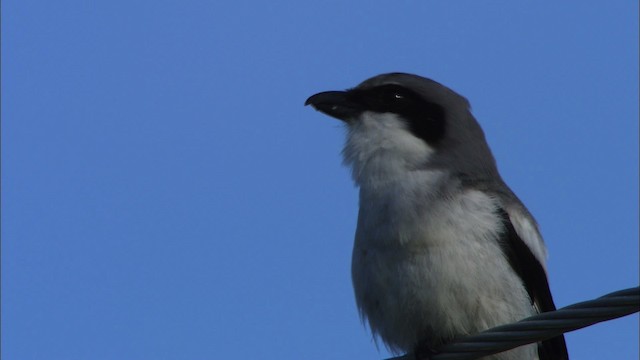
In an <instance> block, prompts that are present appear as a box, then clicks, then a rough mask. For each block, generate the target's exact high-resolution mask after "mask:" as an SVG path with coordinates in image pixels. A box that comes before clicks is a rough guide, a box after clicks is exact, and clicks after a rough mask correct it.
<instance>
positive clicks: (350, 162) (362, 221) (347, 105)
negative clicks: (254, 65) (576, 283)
mask: <svg viewBox="0 0 640 360" xmlns="http://www.w3.org/2000/svg"><path fill="white" fill-rule="evenodd" d="M305 105H312V106H313V107H314V108H315V109H316V110H319V111H321V112H323V113H325V114H327V115H329V116H332V117H334V118H337V119H339V120H342V121H344V123H345V124H346V125H347V126H346V127H347V136H346V138H347V139H346V144H345V147H344V150H343V155H344V163H345V164H346V165H347V166H350V167H351V170H352V176H353V180H354V181H355V183H356V185H357V186H358V187H359V191H360V209H359V213H358V225H357V229H356V235H355V243H354V247H353V258H352V279H353V287H354V291H355V298H356V303H357V306H358V309H359V311H360V315H361V317H362V319H363V321H366V322H368V324H369V326H370V327H371V331H372V333H373V334H374V336H377V337H379V338H381V339H382V341H383V342H384V343H385V344H386V346H387V347H388V348H389V349H390V350H391V351H392V352H394V353H400V352H407V353H414V354H417V356H420V355H421V354H422V355H428V354H430V353H433V352H434V351H436V350H437V349H438V347H440V346H441V345H443V344H445V343H447V342H449V341H451V340H452V339H454V338H457V337H463V336H465V335H469V334H474V333H477V332H480V331H482V330H485V329H489V328H491V327H494V326H497V325H502V324H507V323H511V322H515V321H518V320H521V319H523V318H525V317H528V316H530V315H533V314H536V313H539V312H546V311H552V310H555V305H554V303H553V299H552V297H551V292H550V291H549V285H548V282H547V274H546V267H545V258H546V248H545V245H544V243H543V241H542V238H541V236H540V233H539V231H538V226H537V224H536V222H535V220H534V219H533V217H532V216H531V214H530V213H529V211H528V210H527V208H526V207H525V206H524V205H523V204H522V202H520V200H519V199H518V198H517V197H516V195H515V194H514V193H513V192H512V191H511V190H510V189H509V187H508V186H507V185H506V184H505V182H504V181H503V180H502V178H501V177H500V174H499V173H498V169H497V167H496V162H495V159H494V158H493V155H492V154H491V150H490V149H489V146H488V145H487V142H486V140H485V136H484V133H483V131H482V129H481V128H480V125H479V124H478V122H477V121H476V120H475V118H474V117H473V115H472V114H471V111H470V106H469V103H468V102H467V100H466V99H465V98H464V97H462V96H460V95H458V94H457V93H455V92H454V91H452V90H450V89H448V88H447V87H445V86H443V85H441V84H439V83H437V82H435V81H433V80H430V79H427V78H423V77H420V76H416V75H411V74H404V73H390V74H383V75H379V76H375V77H373V78H371V79H368V80H366V81H364V82H363V83H361V84H360V85H358V86H357V87H355V88H353V89H349V90H346V91H328V92H322V93H319V94H316V95H313V96H311V97H310V98H309V99H307V101H306V103H305ZM484 359H494V360H498V359H499V360H511V359H513V360H515V359H518V360H529V359H541V360H543V359H544V360H551V359H553V360H558V359H568V355H567V349H566V345H565V341H564V337H563V336H558V337H556V338H553V339H550V340H546V341H543V342H541V343H538V344H532V345H526V346H521V347H519V348H515V349H512V350H509V351H506V352H503V353H500V354H496V355H493V356H488V357H485V358H484Z"/></svg>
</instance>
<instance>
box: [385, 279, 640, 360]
mask: <svg viewBox="0 0 640 360" xmlns="http://www.w3.org/2000/svg"><path fill="white" fill-rule="evenodd" d="M638 311H640V288H639V287H635V288H629V289H625V290H620V291H616V292H613V293H610V294H607V295H604V296H602V297H599V298H597V299H594V300H589V301H584V302H581V303H577V304H574V305H570V306H567V307H564V308H562V309H558V310H556V311H550V312H546V313H542V314H537V315H534V316H531V317H528V318H526V319H523V320H520V321H518V322H516V323H512V324H507V325H501V326H497V327H494V328H491V329H488V330H485V331H483V332H481V333H478V334H476V335H470V336H467V337H464V338H461V339H457V340H454V341H453V342H451V343H448V344H446V345H444V346H443V347H442V348H440V349H439V350H438V352H437V354H434V355H432V356H431V357H430V359H429V360H471V359H476V358H479V357H482V356H487V355H491V354H496V353H499V352H502V351H506V350H509V349H513V348H515V347H518V346H522V345H526V344H531V343H535V342H539V341H542V340H546V339H550V338H552V337H556V336H558V335H560V334H562V333H565V332H569V331H573V330H577V329H582V328H584V327H587V326H590V325H593V324H596V323H599V322H603V321H607V320H612V319H617V318H619V317H623V316H626V315H629V314H633V313H636V312H638ZM387 360H415V355H414V354H407V355H404V356H399V357H394V358H390V359H387Z"/></svg>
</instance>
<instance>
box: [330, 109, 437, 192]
mask: <svg viewBox="0 0 640 360" xmlns="http://www.w3.org/2000/svg"><path fill="white" fill-rule="evenodd" d="M433 151H434V150H433V149H432V148H431V147H429V146H428V145H427V144H426V143H425V142H424V141H423V140H422V139H419V138H417V137H415V136H414V135H413V134H411V132H410V131H409V130H408V128H407V125H406V123H405V122H404V121H403V120H402V119H401V118H399V117H398V115H396V114H391V113H384V114H380V113H375V112H369V111H368V112H365V113H363V114H362V115H361V116H360V118H359V119H355V120H353V121H352V123H350V124H349V129H348V134H347V141H346V144H345V147H344V150H343V151H342V154H343V156H344V163H345V165H347V166H350V167H351V169H352V176H353V180H354V181H355V183H356V185H358V186H360V187H367V185H373V186H374V187H375V185H376V184H380V183H388V182H393V181H394V180H398V178H405V177H406V176H407V175H408V173H409V172H412V171H415V170H418V169H424V165H425V164H426V162H427V160H428V159H429V157H430V155H431V154H432V153H433Z"/></svg>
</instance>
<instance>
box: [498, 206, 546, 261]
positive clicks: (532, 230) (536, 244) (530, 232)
mask: <svg viewBox="0 0 640 360" xmlns="http://www.w3.org/2000/svg"><path fill="white" fill-rule="evenodd" d="M505 210H506V212H507V214H509V220H511V224H513V228H514V229H515V230H516V233H517V234H518V236H520V239H522V241H524V243H525V244H527V246H528V247H529V249H531V252H532V253H533V255H534V256H535V257H536V259H538V261H539V262H540V264H541V265H542V267H543V268H544V271H545V272H546V271H547V248H546V247H545V245H544V241H543V240H542V236H541V235H540V231H539V230H538V225H537V224H536V223H535V221H534V220H533V219H532V218H531V217H530V216H528V215H527V214H525V213H523V212H522V210H520V209H517V208H513V207H509V208H507V209H505Z"/></svg>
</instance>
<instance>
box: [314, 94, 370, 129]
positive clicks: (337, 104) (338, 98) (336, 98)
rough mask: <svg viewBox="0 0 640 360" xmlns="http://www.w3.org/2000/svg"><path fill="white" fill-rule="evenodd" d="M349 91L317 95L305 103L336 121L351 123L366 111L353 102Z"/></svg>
mask: <svg viewBox="0 0 640 360" xmlns="http://www.w3.org/2000/svg"><path fill="white" fill-rule="evenodd" d="M349 95H350V94H349V92H348V91H325V92H321V93H318V94H315V95H313V96H311V97H309V98H308V99H307V101H305V102H304V104H305V106H306V105H311V106H313V107H314V108H315V109H316V110H318V111H320V112H322V113H325V114H327V115H329V116H331V117H334V118H336V119H339V120H342V121H345V122H349V121H350V120H351V119H353V118H354V117H355V116H356V115H358V114H359V113H361V112H362V111H363V110H364V109H363V108H362V105H361V104H358V103H357V102H355V101H353V100H352V96H349Z"/></svg>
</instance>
